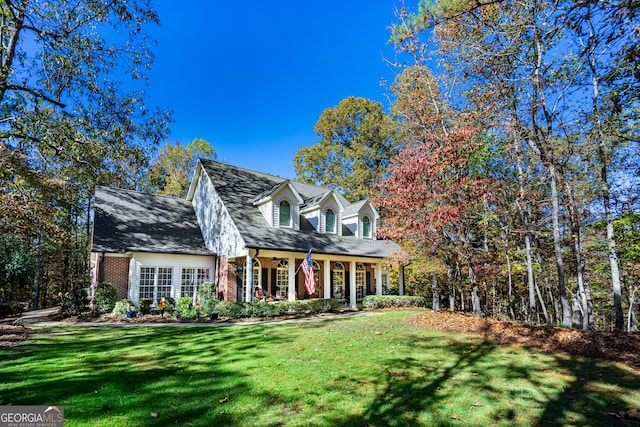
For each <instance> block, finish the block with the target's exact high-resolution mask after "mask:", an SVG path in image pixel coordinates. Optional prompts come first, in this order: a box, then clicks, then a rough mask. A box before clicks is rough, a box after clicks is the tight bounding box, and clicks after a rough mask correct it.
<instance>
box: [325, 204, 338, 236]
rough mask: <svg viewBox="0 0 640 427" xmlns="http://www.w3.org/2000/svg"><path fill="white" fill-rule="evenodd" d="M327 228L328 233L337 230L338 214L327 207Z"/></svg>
mask: <svg viewBox="0 0 640 427" xmlns="http://www.w3.org/2000/svg"><path fill="white" fill-rule="evenodd" d="M325 224H326V225H325V230H326V232H327V233H335V232H336V214H335V213H334V212H333V210H332V209H327V211H326V212H325Z"/></svg>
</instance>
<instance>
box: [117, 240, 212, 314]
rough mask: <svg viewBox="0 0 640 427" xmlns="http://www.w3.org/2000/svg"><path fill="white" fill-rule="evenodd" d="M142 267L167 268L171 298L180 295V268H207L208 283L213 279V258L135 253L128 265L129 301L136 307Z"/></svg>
mask: <svg viewBox="0 0 640 427" xmlns="http://www.w3.org/2000/svg"><path fill="white" fill-rule="evenodd" d="M142 267H169V268H171V269H172V273H171V297H172V298H177V297H178V296H179V294H180V286H181V284H182V283H181V282H182V268H189V267H195V268H208V269H209V281H213V278H214V277H215V271H214V269H215V259H214V257H213V256H203V255H174V254H156V253H144V252H136V253H134V254H133V256H132V257H131V261H130V263H129V299H130V300H131V301H133V302H134V303H135V304H136V305H138V302H139V298H138V290H139V285H140V269H141V268H142Z"/></svg>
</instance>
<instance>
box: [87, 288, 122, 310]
mask: <svg viewBox="0 0 640 427" xmlns="http://www.w3.org/2000/svg"><path fill="white" fill-rule="evenodd" d="M117 301H118V290H117V289H116V288H115V286H113V285H112V284H111V283H109V282H102V283H100V284H99V285H98V287H97V288H96V296H95V298H94V299H93V308H94V310H95V312H96V314H102V313H108V312H110V311H112V310H113V308H114V307H115V306H116V302H117Z"/></svg>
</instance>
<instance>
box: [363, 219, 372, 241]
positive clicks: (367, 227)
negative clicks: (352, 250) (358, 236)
mask: <svg viewBox="0 0 640 427" xmlns="http://www.w3.org/2000/svg"><path fill="white" fill-rule="evenodd" d="M362 237H371V219H369V217H368V216H365V217H364V218H362Z"/></svg>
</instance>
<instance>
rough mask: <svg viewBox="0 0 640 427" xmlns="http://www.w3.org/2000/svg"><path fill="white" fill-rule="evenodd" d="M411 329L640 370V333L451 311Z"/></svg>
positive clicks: (414, 321) (419, 318)
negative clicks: (475, 337) (456, 334)
mask: <svg viewBox="0 0 640 427" xmlns="http://www.w3.org/2000/svg"><path fill="white" fill-rule="evenodd" d="M407 322H408V323H410V324H411V325H415V326H419V327H425V328H431V329H438V330H442V331H447V332H460V333H464V334H471V335H479V336H483V337H486V338H488V339H491V340H494V341H496V342H499V343H509V344H517V345H523V346H529V347H537V348H540V349H542V350H544V351H546V352H549V353H553V352H565V353H568V354H571V355H574V356H584V357H593V358H600V359H606V360H612V361H617V362H622V363H625V364H627V365H629V366H631V367H634V368H636V369H640V333H637V332H635V333H628V332H602V331H583V330H577V329H569V328H558V327H553V326H547V325H540V326H536V325H528V324H524V323H516V322H510V321H505V320H496V319H490V318H481V317H477V316H472V315H470V314H466V313H453V312H449V311H439V312H431V311H428V312H424V313H420V314H418V315H416V316H413V317H411V318H409V319H407Z"/></svg>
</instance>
